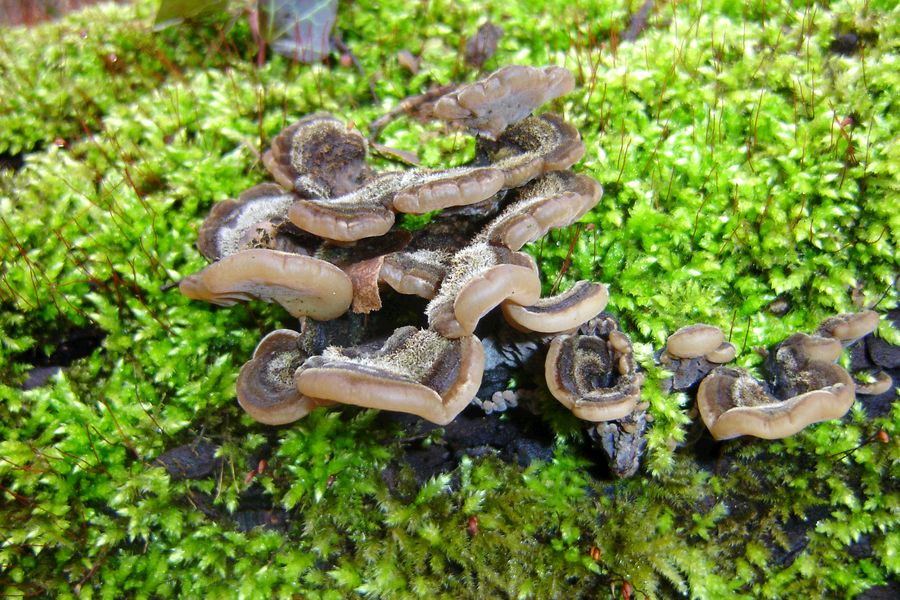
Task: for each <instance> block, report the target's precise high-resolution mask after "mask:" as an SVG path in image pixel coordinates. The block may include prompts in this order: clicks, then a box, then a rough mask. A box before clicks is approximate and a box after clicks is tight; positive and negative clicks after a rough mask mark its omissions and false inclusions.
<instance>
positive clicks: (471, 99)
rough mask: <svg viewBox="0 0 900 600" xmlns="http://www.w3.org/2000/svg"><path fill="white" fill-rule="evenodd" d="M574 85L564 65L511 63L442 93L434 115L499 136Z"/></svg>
mask: <svg viewBox="0 0 900 600" xmlns="http://www.w3.org/2000/svg"><path fill="white" fill-rule="evenodd" d="M574 87H575V78H574V77H573V76H572V74H571V73H570V72H569V71H568V70H567V69H564V68H562V67H554V66H549V67H542V68H536V67H529V66H525V65H510V66H507V67H503V68H501V69H499V70H497V71H494V72H493V73H491V74H490V75H489V76H488V77H487V78H485V79H482V80H479V81H476V82H473V83H470V84H468V85H464V86H462V87H460V88H459V89H457V90H456V91H454V92H451V93H449V94H447V95H445V96H444V97H442V98H441V99H440V100H438V101H437V103H435V105H434V116H435V117H436V118H438V119H441V120H444V121H449V122H451V123H457V124H460V125H463V126H464V127H468V128H469V129H472V130H474V131H475V132H476V133H478V134H479V135H482V136H484V137H486V138H489V139H496V138H497V136H499V135H500V134H501V133H502V132H503V130H505V129H506V127H507V126H508V125H510V124H512V123H516V122H518V121H521V120H522V119H524V118H525V117H527V116H529V115H530V114H531V113H532V112H534V110H535V109H536V108H538V107H539V106H541V105H542V104H544V103H546V102H549V101H550V100H552V99H554V98H557V97H559V96H563V95H565V94H568V93H569V92H571V91H572V89H573V88H574Z"/></svg>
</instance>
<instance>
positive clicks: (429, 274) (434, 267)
mask: <svg viewBox="0 0 900 600" xmlns="http://www.w3.org/2000/svg"><path fill="white" fill-rule="evenodd" d="M449 260H450V255H449V254H448V253H446V252H442V251H440V250H415V251H412V252H395V253H393V254H391V255H389V256H387V257H386V258H385V260H384V263H383V264H382V266H381V272H380V273H379V278H380V280H381V281H383V282H385V283H386V284H388V285H389V286H391V287H392V288H393V289H394V290H396V291H397V292H399V293H401V294H413V295H416V296H420V297H422V298H425V299H427V300H430V299H432V298H434V295H435V294H436V293H437V289H438V286H439V285H440V283H441V280H443V279H444V275H445V274H446V272H447V267H446V265H447V263H448V262H449Z"/></svg>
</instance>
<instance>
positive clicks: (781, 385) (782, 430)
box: [697, 333, 855, 440]
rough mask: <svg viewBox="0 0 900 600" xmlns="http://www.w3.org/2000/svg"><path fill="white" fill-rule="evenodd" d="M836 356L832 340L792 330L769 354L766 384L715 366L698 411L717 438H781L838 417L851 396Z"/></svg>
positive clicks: (847, 407)
mask: <svg viewBox="0 0 900 600" xmlns="http://www.w3.org/2000/svg"><path fill="white" fill-rule="evenodd" d="M840 354H841V345H840V343H839V342H838V341H836V340H835V339H832V338H825V337H821V336H809V335H806V334H803V333H796V334H794V335H792V336H790V337H788V338H787V339H786V340H784V341H783V342H781V343H780V344H778V345H777V346H776V347H775V348H774V349H773V350H772V351H771V352H769V354H768V360H767V362H766V368H767V371H768V372H769V374H770V377H771V380H770V381H769V382H763V381H759V380H757V379H756V378H754V377H753V376H752V375H751V374H750V373H749V372H748V371H746V370H744V369H735V368H730V367H718V368H716V369H715V370H713V371H712V372H711V373H710V374H709V375H708V376H707V377H706V378H704V379H703V381H702V382H701V383H700V387H699V389H698V390H697V406H698V408H699V409H700V415H701V417H702V418H703V421H704V423H706V426H707V427H708V428H709V431H710V433H711V434H712V436H713V437H714V438H715V439H717V440H728V439H732V438H735V437H739V436H742V435H750V436H754V437H758V438H764V439H780V438H784V437H787V436H789V435H793V434H795V433H797V432H798V431H800V430H801V429H803V428H804V427H806V426H807V425H810V424H812V423H817V422H819V421H826V420H830V419H838V418H840V417H842V416H844V414H846V412H847V411H848V410H850V406H851V405H852V404H853V400H854V398H855V393H854V383H853V380H852V379H851V377H850V375H849V373H847V371H846V370H844V368H843V367H841V366H840V365H837V364H835V362H834V361H836V360H837V359H838V358H839V357H840Z"/></svg>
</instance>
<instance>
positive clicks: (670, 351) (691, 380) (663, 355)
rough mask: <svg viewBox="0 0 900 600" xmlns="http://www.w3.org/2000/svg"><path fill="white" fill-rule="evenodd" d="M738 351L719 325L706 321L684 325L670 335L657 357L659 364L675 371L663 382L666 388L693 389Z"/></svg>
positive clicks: (674, 389)
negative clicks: (727, 339) (727, 340)
mask: <svg viewBox="0 0 900 600" xmlns="http://www.w3.org/2000/svg"><path fill="white" fill-rule="evenodd" d="M736 353H737V350H736V348H735V347H734V345H733V344H731V342H726V341H725V335H724V334H723V333H722V330H721V329H719V328H718V327H715V326H713V325H707V324H706V323H695V324H693V325H687V326H685V327H682V328H681V329H679V330H678V331H676V332H675V333H673V334H672V335H670V336H669V337H668V339H667V340H666V346H665V348H664V349H663V350H662V351H661V352H660V353H659V355H658V358H657V360H658V362H659V364H660V366H662V367H663V368H664V369H666V370H667V371H669V372H671V373H672V376H671V377H669V378H667V379H664V380H663V381H662V389H663V391H664V392H671V391H676V392H685V391H692V390H694V389H695V388H696V386H697V385H698V384H699V383H700V381H701V380H702V379H703V378H704V377H706V376H707V375H708V374H709V373H710V371H712V370H713V369H715V368H716V367H717V366H718V365H720V364H725V363H728V362H731V361H732V360H734V357H735V355H736Z"/></svg>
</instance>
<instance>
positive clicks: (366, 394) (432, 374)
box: [294, 327, 484, 425]
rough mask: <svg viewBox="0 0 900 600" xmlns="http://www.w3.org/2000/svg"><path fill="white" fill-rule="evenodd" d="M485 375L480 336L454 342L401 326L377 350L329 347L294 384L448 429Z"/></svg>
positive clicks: (316, 393) (337, 399)
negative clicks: (425, 420)
mask: <svg viewBox="0 0 900 600" xmlns="http://www.w3.org/2000/svg"><path fill="white" fill-rule="evenodd" d="M483 372H484V350H483V348H482V346H481V342H480V341H479V340H478V338H476V337H472V336H469V337H463V338H460V339H456V340H449V339H447V338H445V337H443V336H441V335H440V334H438V333H437V332H435V331H432V330H429V329H416V328H415V327H401V328H400V329H398V330H397V331H396V332H395V333H394V334H393V335H392V336H391V337H390V338H388V340H387V341H386V342H385V343H384V345H383V346H382V347H381V348H380V349H379V350H377V351H374V352H356V351H353V350H352V349H348V350H341V349H340V348H333V347H332V348H328V349H326V350H325V352H324V353H323V355H322V356H314V357H311V358H309V359H307V360H306V362H305V363H303V365H301V366H300V368H299V369H297V372H296V374H295V376H294V382H295V384H296V387H297V390H299V392H300V393H301V394H304V395H306V396H310V397H314V398H322V399H325V400H330V401H333V402H337V403H341V404H353V405H356V406H364V407H368V408H378V409H382V410H393V411H399V412H406V413H411V414H415V415H419V416H420V417H423V418H425V419H427V420H429V421H431V422H433V423H437V424H438V425H446V424H447V423H449V422H450V421H452V420H453V419H454V418H455V417H456V415H457V414H459V413H460V411H462V410H463V409H464V408H465V407H466V405H468V404H469V402H470V401H471V400H472V398H474V397H475V393H476V392H477V391H478V387H479V385H481V377H482V373H483Z"/></svg>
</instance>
